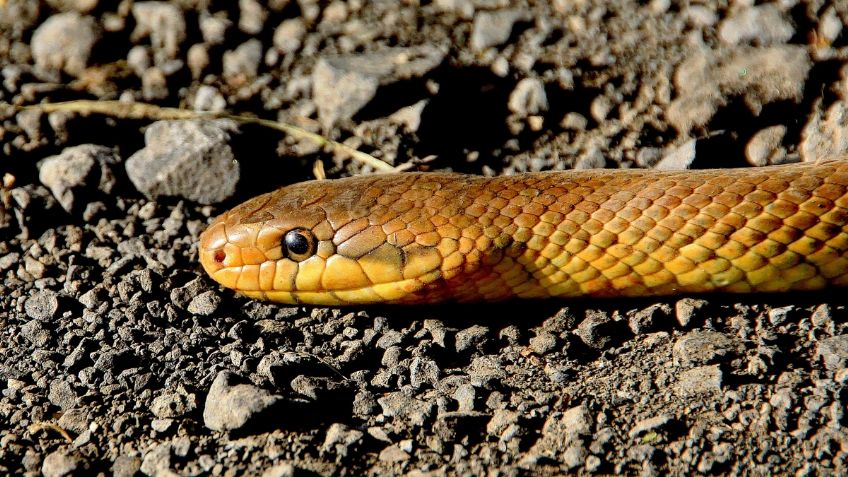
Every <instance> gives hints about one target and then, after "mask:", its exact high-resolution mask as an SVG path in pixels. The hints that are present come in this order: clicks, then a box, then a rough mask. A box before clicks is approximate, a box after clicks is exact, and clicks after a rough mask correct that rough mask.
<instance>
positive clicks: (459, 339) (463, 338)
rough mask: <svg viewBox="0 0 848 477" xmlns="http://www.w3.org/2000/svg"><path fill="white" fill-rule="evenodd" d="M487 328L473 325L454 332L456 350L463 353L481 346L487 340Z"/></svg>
mask: <svg viewBox="0 0 848 477" xmlns="http://www.w3.org/2000/svg"><path fill="white" fill-rule="evenodd" d="M488 335H489V328H488V327H486V326H480V325H474V326H471V327H469V328H466V329H464V330H460V331H459V332H457V333H456V352H457V353H464V352H467V351H470V350H472V349H475V348H476V349H479V348H482V347H483V346H484V345H485V344H486V342H488V340H489V336H488Z"/></svg>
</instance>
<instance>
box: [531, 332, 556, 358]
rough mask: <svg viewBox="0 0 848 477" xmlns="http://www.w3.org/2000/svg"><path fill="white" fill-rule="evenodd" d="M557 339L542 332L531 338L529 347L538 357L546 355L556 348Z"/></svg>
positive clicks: (551, 334) (550, 334)
mask: <svg viewBox="0 0 848 477" xmlns="http://www.w3.org/2000/svg"><path fill="white" fill-rule="evenodd" d="M556 345H557V337H556V335H554V334H553V333H549V332H547V331H540V332H539V333H538V334H537V335H536V336H534V337H532V338H530V343H529V345H528V347H529V348H530V350H531V351H533V352H534V353H536V354H538V355H540V356H541V355H545V354H547V353H550V352H551V351H553V350H554V349H555V348H556Z"/></svg>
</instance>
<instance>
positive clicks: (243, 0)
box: [238, 0, 268, 35]
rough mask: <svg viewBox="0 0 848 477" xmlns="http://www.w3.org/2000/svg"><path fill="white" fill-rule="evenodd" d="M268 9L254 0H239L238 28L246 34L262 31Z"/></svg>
mask: <svg viewBox="0 0 848 477" xmlns="http://www.w3.org/2000/svg"><path fill="white" fill-rule="evenodd" d="M266 18H268V11H267V10H265V7H263V6H262V4H261V3H259V2H257V1H256V0H239V21H238V26H239V30H241V31H243V32H245V33H247V34H248V35H257V34H259V33H261V32H262V27H263V26H264V25H265V19H266Z"/></svg>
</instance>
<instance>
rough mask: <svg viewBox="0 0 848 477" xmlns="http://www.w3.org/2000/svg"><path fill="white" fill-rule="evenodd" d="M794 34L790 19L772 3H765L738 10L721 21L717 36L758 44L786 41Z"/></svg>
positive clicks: (725, 40)
mask: <svg viewBox="0 0 848 477" xmlns="http://www.w3.org/2000/svg"><path fill="white" fill-rule="evenodd" d="M793 35H795V29H794V28H793V27H792V21H791V19H790V18H789V15H787V14H786V13H784V12H781V11H780V10H779V8H778V6H777V4H774V3H766V4H763V5H758V6H755V7H749V8H745V9H743V10H739V11H737V12H736V13H734V14H733V15H731V16H730V17H729V18H727V19H726V20H724V21H723V22H721V25H720V26H719V28H718V37H719V39H721V41H723V42H725V43H727V44H730V45H738V44H740V43H753V44H757V45H760V46H765V45H773V44H782V43H786V42H787V41H788V40H789V39H790V38H792V36H793Z"/></svg>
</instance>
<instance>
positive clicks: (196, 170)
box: [126, 120, 240, 204]
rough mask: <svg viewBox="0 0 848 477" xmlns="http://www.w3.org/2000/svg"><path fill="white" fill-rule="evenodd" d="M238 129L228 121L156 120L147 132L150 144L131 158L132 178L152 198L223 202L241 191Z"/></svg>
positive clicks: (128, 163) (129, 169) (128, 168)
mask: <svg viewBox="0 0 848 477" xmlns="http://www.w3.org/2000/svg"><path fill="white" fill-rule="evenodd" d="M235 131H236V125H235V124H234V123H233V122H232V121H227V120H215V121H195V120H192V121H158V122H155V123H153V124H151V125H150V127H148V128H147V131H146V132H145V134H144V139H145V142H146V144H147V145H146V146H145V147H144V148H143V149H141V150H139V151H137V152H136V153H135V154H133V155H132V156H131V157H130V158H129V159H127V162H126V168H127V176H129V178H130V181H132V183H133V184H134V185H135V187H136V189H138V190H139V192H141V193H142V194H144V195H146V196H147V197H150V198H156V197H161V196H173V197H181V198H184V199H189V200H192V201H195V202H198V203H201V204H215V203H218V202H221V201H223V200H225V199H227V198H229V197H230V196H232V194H233V192H235V189H236V184H238V181H239V176H240V168H239V164H238V162H237V161H236V158H235V154H234V153H233V150H232V149H231V148H230V145H229V141H230V135H231V134H232V133H234V132H235Z"/></svg>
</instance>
